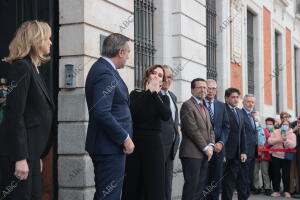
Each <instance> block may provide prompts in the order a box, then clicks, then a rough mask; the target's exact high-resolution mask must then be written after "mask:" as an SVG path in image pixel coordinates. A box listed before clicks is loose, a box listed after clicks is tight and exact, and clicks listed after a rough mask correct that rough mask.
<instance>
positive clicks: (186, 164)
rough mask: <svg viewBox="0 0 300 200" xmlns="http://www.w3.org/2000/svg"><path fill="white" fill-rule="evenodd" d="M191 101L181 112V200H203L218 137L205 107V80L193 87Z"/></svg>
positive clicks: (197, 79)
mask: <svg viewBox="0 0 300 200" xmlns="http://www.w3.org/2000/svg"><path fill="white" fill-rule="evenodd" d="M191 92H192V97H191V98H190V99H189V100H187V101H185V102H184V103H183V104H182V107H181V110H180V119H181V130H182V142H181V145H180V150H179V157H180V159H181V163H182V169H183V176H184V186H183V191H182V200H192V199H201V198H202V197H203V189H204V186H205V180H206V176H207V171H208V161H209V160H210V159H211V157H212V155H213V149H214V143H215V134H214V131H213V127H212V125H211V122H210V117H209V113H208V110H207V109H206V108H205V106H204V98H205V96H206V94H207V84H206V81H205V80H204V79H202V78H196V79H194V80H193V81H192V83H191Z"/></svg>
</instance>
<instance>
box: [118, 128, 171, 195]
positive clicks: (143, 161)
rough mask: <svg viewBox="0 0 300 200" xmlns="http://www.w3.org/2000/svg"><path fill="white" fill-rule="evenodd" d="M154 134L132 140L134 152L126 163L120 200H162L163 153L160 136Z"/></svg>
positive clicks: (163, 192) (163, 191)
mask: <svg viewBox="0 0 300 200" xmlns="http://www.w3.org/2000/svg"><path fill="white" fill-rule="evenodd" d="M154 134H155V133H154ZM154 134H152V135H149V136H142V137H140V138H134V144H135V150H134V152H133V154H131V155H129V156H128V157H127V161H126V168H125V174H126V175H125V179H124V186H123V191H122V200H163V199H164V194H165V190H164V181H165V179H164V177H165V176H164V171H165V169H164V152H163V147H162V142H161V138H160V135H158V134H155V135H154Z"/></svg>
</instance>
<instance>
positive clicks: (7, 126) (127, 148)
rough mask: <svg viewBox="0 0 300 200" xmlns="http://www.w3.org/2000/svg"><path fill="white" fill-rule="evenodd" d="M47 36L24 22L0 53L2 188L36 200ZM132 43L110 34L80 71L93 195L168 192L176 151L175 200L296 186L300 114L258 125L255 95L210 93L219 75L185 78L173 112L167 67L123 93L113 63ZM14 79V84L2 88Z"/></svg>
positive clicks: (49, 121) (130, 199)
mask: <svg viewBox="0 0 300 200" xmlns="http://www.w3.org/2000/svg"><path fill="white" fill-rule="evenodd" d="M50 36H51V29H50V27H49V26H48V25H47V24H46V23H43V22H39V21H28V22H25V23H24V24H22V26H21V27H20V28H19V29H18V31H17V33H16V36H15V38H14V39H13V41H12V43H11V44H10V48H9V50H10V54H9V56H8V57H6V58H4V61H5V62H8V63H10V64H11V68H10V69H9V72H8V73H7V74H8V76H7V78H1V77H0V109H1V110H0V126H1V134H0V162H1V165H0V191H4V190H5V189H6V188H7V186H8V185H9V184H10V183H11V182H12V181H15V182H17V183H18V184H17V186H16V187H15V188H14V189H13V190H12V191H10V192H9V194H7V196H5V198H7V199H11V200H25V199H26V200H33V199H35V200H40V199H41V193H42V189H41V171H42V168H43V165H42V158H43V157H44V156H45V155H46V154H47V153H48V151H49V147H50V146H51V143H52V140H51V138H52V137H51V129H52V127H53V126H52V125H53V115H54V110H55V108H54V103H53V100H52V98H51V97H50V95H49V93H48V91H47V88H46V85H45V83H44V81H43V77H42V76H41V75H40V73H39V66H40V65H41V64H42V63H44V62H46V61H47V60H49V57H47V55H48V54H49V52H50V46H51V44H52V43H51V41H50ZM129 42H130V39H129V38H127V37H126V36H124V35H121V34H117V33H113V34H111V35H109V36H107V37H106V38H105V40H104V42H103V47H102V57H101V58H99V59H98V60H97V61H96V62H95V63H94V64H93V66H92V67H91V69H90V71H89V73H88V75H87V78H86V86H85V92H86V101H87V105H88V109H89V124H88V130H87V137H86V151H87V152H88V154H89V156H90V157H91V160H92V162H93V165H94V173H95V188H96V192H95V195H94V200H100V199H101V200H103V199H106V200H117V199H122V200H142V199H143V200H154V199H155V200H171V196H172V181H173V172H174V159H175V156H176V154H177V152H178V151H179V158H180V160H181V164H182V171H183V177H184V185H183V190H182V200H199V199H213V200H217V199H219V198H220V197H221V198H222V199H223V200H231V199H232V198H233V194H234V192H235V191H237V195H238V199H239V200H246V199H248V198H249V197H250V195H251V193H253V194H258V193H265V194H266V195H271V196H272V197H278V196H280V195H281V193H280V192H281V188H280V186H281V181H282V182H283V188H282V191H283V196H285V197H287V198H289V197H291V193H296V192H299V183H298V181H299V182H300V178H298V171H297V169H298V167H299V168H300V165H298V162H299V160H298V152H297V151H296V150H297V148H298V146H297V140H299V138H300V136H299V130H300V117H298V120H297V121H295V122H291V117H290V115H289V114H288V113H286V112H282V113H281V114H280V121H276V120H275V118H273V117H268V118H266V119H265V121H264V123H263V121H262V120H261V115H260V114H259V111H257V110H254V108H255V97H254V96H253V95H252V94H246V95H244V96H243V98H242V97H241V93H240V91H239V90H238V89H237V88H228V89H226V91H225V96H224V102H223V101H221V100H218V99H216V93H217V87H218V86H217V82H216V81H215V80H212V79H208V80H205V79H202V78H195V79H193V80H192V82H191V85H190V93H191V96H190V98H189V99H187V100H186V101H184V102H183V104H182V106H181V108H180V110H179V108H178V107H177V98H176V96H175V94H174V93H173V92H171V91H170V87H171V85H172V82H173V79H174V77H173V69H172V67H170V66H167V65H152V66H149V67H148V68H146V70H145V73H144V78H143V88H141V89H135V90H133V91H131V92H130V93H129V91H128V88H127V86H126V84H125V82H124V81H123V79H122V78H121V76H120V75H119V73H118V71H117V69H120V68H123V67H124V66H125V64H126V61H127V60H128V58H129V54H130V51H131V50H130V45H129ZM13 81H15V82H17V83H18V84H17V85H15V87H14V88H13V90H8V83H11V82H13ZM8 91H9V92H8ZM241 98H242V104H243V107H242V108H241V109H240V108H238V105H239V103H240V100H241ZM3 130H4V131H3ZM180 133H181V136H182V137H181V138H182V139H181V141H180ZM296 158H297V159H296ZM108 188H109V189H108ZM0 198H1V199H2V197H1V196H0Z"/></svg>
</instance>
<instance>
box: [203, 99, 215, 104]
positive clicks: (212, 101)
mask: <svg viewBox="0 0 300 200" xmlns="http://www.w3.org/2000/svg"><path fill="white" fill-rule="evenodd" d="M204 101H205V103H206V104H208V102H211V103H214V101H215V100H214V99H213V100H211V101H209V100H207V99H204Z"/></svg>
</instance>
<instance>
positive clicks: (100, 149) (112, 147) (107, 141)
mask: <svg viewBox="0 0 300 200" xmlns="http://www.w3.org/2000/svg"><path fill="white" fill-rule="evenodd" d="M85 93H86V101H87V105H88V109H89V125H88V131H87V137H86V146H85V149H86V151H87V152H88V153H89V154H91V155H101V154H123V143H124V141H125V139H126V138H127V136H128V135H129V136H130V137H132V119H131V114H130V109H129V93H128V88H127V86H126V84H125V83H124V81H123V80H122V78H121V77H120V75H119V73H118V72H117V70H115V69H114V68H113V67H112V66H111V64H110V63H109V62H107V61H106V60H105V59H104V58H100V59H99V60H98V61H97V62H95V63H94V65H93V66H92V68H91V69H90V71H89V73H88V76H87V80H86V90H85Z"/></svg>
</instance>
